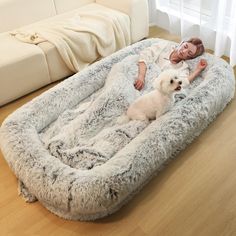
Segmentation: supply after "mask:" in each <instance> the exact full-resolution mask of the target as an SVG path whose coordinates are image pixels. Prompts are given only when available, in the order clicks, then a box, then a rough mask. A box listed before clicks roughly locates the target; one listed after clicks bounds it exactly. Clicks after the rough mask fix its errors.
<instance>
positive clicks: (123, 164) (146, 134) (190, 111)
mask: <svg viewBox="0 0 236 236" xmlns="http://www.w3.org/2000/svg"><path fill="white" fill-rule="evenodd" d="M159 41H160V40H159V39H150V40H145V41H142V42H139V43H136V44H134V45H132V46H129V47H127V48H125V49H122V50H120V51H118V52H116V53H114V54H113V55H111V56H109V57H107V58H105V59H103V60H101V61H99V62H97V63H95V64H93V65H92V66H90V67H88V68H87V69H84V70H83V71H81V72H80V73H78V74H76V75H74V76H72V77H71V78H69V79H67V80H65V81H63V82H62V83H60V84H58V85H57V86H55V87H54V88H52V89H50V90H48V91H47V92H45V93H43V94H42V95H40V96H39V97H37V98H35V99H33V100H32V101H31V102H29V103H27V104H26V105H24V106H23V107H21V108H20V109H18V110H17V111H15V112H14V113H13V114H11V115H10V116H9V117H8V118H7V119H6V120H5V121H4V122H3V124H2V126H1V129H0V144H1V149H2V152H3V154H4V156H5V158H6V160H7V162H8V164H9V166H10V167H11V169H12V170H13V172H14V173H15V175H16V176H17V178H18V179H19V181H20V184H19V188H20V193H21V194H22V195H23V196H24V197H25V198H26V199H27V200H28V201H31V202H33V201H35V200H36V199H37V200H39V201H40V202H41V203H42V204H43V205H44V206H45V207H46V208H47V209H49V210H50V211H52V212H53V213H55V214H57V215H58V216H60V217H63V218H66V219H73V220H94V219H97V218H100V217H104V216H106V215H108V214H110V213H112V212H114V211H116V210H118V209H119V208H120V207H121V206H122V205H123V204H124V203H126V202H127V201H128V200H129V199H130V198H131V197H132V196H133V194H135V193H136V192H137V191H139V190H140V189H141V188H142V186H143V185H144V184H145V183H146V182H147V181H148V180H149V179H150V178H151V177H152V176H153V175H155V174H156V173H157V172H158V170H159V169H160V168H161V167H162V166H163V164H164V163H166V162H167V161H168V160H169V159H171V158H173V157H175V156H176V154H177V153H178V152H179V151H180V150H182V149H184V148H185V147H186V146H187V145H188V144H189V143H190V142H192V141H193V140H194V138H195V137H197V136H198V135H199V134H200V133H201V132H202V131H203V130H204V129H205V128H206V127H207V125H208V124H209V123H210V122H211V121H212V120H213V119H214V118H215V117H216V116H217V114H219V113H220V112H222V111H223V109H224V108H225V106H226V105H227V103H229V102H230V100H231V99H232V98H233V96H234V89H235V80H234V74H233V70H232V68H231V67H230V66H229V65H228V64H227V63H226V62H225V61H223V60H221V59H219V58H215V57H214V56H212V55H209V54H204V55H203V56H202V57H201V58H205V59H206V60H207V61H208V64H209V66H208V68H207V69H206V70H205V71H204V72H203V74H202V76H203V77H204V79H202V78H201V77H199V78H197V79H196V80H195V81H194V82H193V83H192V84H191V85H190V87H189V89H188V91H185V94H180V95H179V96H177V97H176V98H177V100H176V101H177V102H176V104H175V106H174V107H173V108H172V109H171V110H170V111H169V112H167V113H165V114H164V115H163V116H161V117H159V118H158V119H157V120H155V121H153V122H152V123H151V124H149V123H147V122H142V121H130V122H129V123H127V124H117V117H118V116H120V115H121V114H123V113H124V111H125V110H126V109H127V107H128V106H129V104H131V102H133V101H134V100H135V99H136V98H137V97H138V96H140V95H141V94H144V93H147V92H149V91H151V90H152V89H153V88H152V82H153V81H152V79H153V78H155V77H156V76H157V75H158V74H159V73H160V69H159V68H158V66H157V65H154V64H152V65H149V67H148V71H147V78H146V84H145V88H144V89H143V90H142V91H141V92H137V90H135V89H134V86H133V82H134V80H135V79H136V75H137V71H138V66H137V58H138V56H137V55H138V54H139V52H140V51H141V50H142V49H144V48H145V47H148V46H150V45H151V44H152V43H157V42H159ZM170 43H173V42H170ZM199 59H200V58H196V59H194V60H190V61H187V63H189V66H190V68H194V67H195V66H196V63H197V61H198V60H199ZM118 62H119V63H118ZM115 63H118V64H117V65H116V66H114V67H113V68H112V66H113V65H114V64H115ZM111 68H112V70H111ZM110 71H111V72H110ZM109 72H110V73H109ZM183 98H184V99H183Z"/></svg>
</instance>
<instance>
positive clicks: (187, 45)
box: [177, 38, 205, 60]
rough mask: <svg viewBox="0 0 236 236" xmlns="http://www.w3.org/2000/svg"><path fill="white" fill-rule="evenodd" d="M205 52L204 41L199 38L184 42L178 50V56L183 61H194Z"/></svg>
mask: <svg viewBox="0 0 236 236" xmlns="http://www.w3.org/2000/svg"><path fill="white" fill-rule="evenodd" d="M204 51H205V49H204V46H203V43H202V40H201V39H199V38H190V39H188V40H184V41H182V42H181V43H180V44H179V46H178V48H177V54H178V57H179V59H181V60H188V59H193V58H195V57H198V56H200V55H202V54H203V53H204Z"/></svg>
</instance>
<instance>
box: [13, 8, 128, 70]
mask: <svg viewBox="0 0 236 236" xmlns="http://www.w3.org/2000/svg"><path fill="white" fill-rule="evenodd" d="M11 35H12V36H14V37H16V38H17V39H19V40H21V41H23V42H26V43H32V44H39V43H41V42H44V41H49V42H50V43H52V44H54V45H55V46H56V48H57V50H58V52H59V53H60V55H61V57H62V58H63V60H64V61H65V63H66V65H67V66H68V68H69V69H70V70H71V71H73V72H78V71H80V70H82V69H83V68H84V67H86V66H87V65H89V64H90V63H92V62H94V61H95V60H97V59H98V58H100V57H106V56H108V55H110V54H112V53H113V52H115V51H117V50H119V49H121V48H123V47H125V46H127V45H129V44H130V42H131V41H130V22H129V20H128V18H127V19H126V18H124V17H123V16H122V17H121V16H120V14H119V13H116V12H115V11H114V13H113V14H111V13H108V12H105V11H102V10H100V11H88V12H81V13H79V15H76V16H74V17H72V18H69V19H65V20H63V21H54V22H51V23H50V22H49V23H42V24H37V25H35V26H32V28H29V29H28V28H27V29H25V30H24V29H22V30H18V31H14V32H11Z"/></svg>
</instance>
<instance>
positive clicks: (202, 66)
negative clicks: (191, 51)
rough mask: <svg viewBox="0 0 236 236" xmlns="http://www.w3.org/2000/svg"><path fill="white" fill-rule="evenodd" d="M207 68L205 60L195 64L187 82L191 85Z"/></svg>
mask: <svg viewBox="0 0 236 236" xmlns="http://www.w3.org/2000/svg"><path fill="white" fill-rule="evenodd" d="M206 67H207V61H206V60H205V59H201V60H200V61H199V63H198V64H197V67H196V69H195V71H194V72H193V73H192V74H190V75H189V77H188V80H189V83H191V82H192V81H193V80H194V79H195V78H196V77H197V76H199V74H200V73H201V72H202V71H203V70H204V69H205V68H206Z"/></svg>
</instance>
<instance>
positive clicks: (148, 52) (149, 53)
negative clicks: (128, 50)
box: [134, 44, 161, 90]
mask: <svg viewBox="0 0 236 236" xmlns="http://www.w3.org/2000/svg"><path fill="white" fill-rule="evenodd" d="M160 50H161V47H160V46H159V44H158V45H157V44H154V45H152V46H150V47H147V48H145V49H144V50H143V51H141V53H140V55H139V61H138V68H139V69H138V77H137V80H136V81H135V83H134V87H135V88H136V89H137V90H141V89H142V88H143V87H144V84H145V76H146V71H147V65H148V64H150V63H154V62H155V61H156V60H157V58H158V56H159V54H160Z"/></svg>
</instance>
